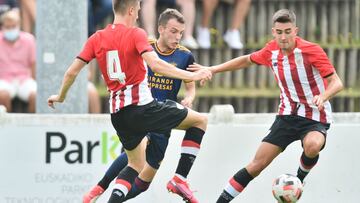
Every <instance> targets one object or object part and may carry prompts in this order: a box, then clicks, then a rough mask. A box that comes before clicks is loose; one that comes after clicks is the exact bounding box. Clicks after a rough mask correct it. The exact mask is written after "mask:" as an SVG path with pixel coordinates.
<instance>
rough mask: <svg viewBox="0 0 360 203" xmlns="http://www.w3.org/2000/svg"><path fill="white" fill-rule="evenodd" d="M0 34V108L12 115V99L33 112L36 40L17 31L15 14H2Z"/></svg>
mask: <svg viewBox="0 0 360 203" xmlns="http://www.w3.org/2000/svg"><path fill="white" fill-rule="evenodd" d="M0 21H1V24H2V26H1V31H0V53H1V54H0V105H4V106H5V107H6V108H7V111H9V112H10V111H12V108H11V100H12V99H13V98H14V97H18V98H19V99H21V100H23V101H25V102H28V112H31V113H34V112H35V95H36V82H35V80H34V77H35V38H34V36H33V35H32V34H30V33H27V32H22V31H20V23H21V21H20V15H19V11H18V10H10V11H7V12H5V13H4V14H3V15H2V16H1V18H0Z"/></svg>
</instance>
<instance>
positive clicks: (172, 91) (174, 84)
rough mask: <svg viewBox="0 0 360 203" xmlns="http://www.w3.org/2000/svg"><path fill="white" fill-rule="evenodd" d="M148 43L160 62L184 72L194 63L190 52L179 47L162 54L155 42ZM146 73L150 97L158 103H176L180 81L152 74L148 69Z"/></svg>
mask: <svg viewBox="0 0 360 203" xmlns="http://www.w3.org/2000/svg"><path fill="white" fill-rule="evenodd" d="M149 42H150V44H151V46H152V47H153V48H154V50H155V51H156V53H157V55H158V56H159V57H160V58H161V59H162V60H164V61H166V62H168V63H170V64H172V65H174V66H176V67H177V68H180V69H183V70H186V68H187V67H188V66H189V65H190V64H193V63H194V56H193V55H192V53H191V52H190V50H188V49H186V48H185V47H183V46H181V45H179V46H178V47H177V48H176V49H175V50H173V51H171V52H168V53H163V52H161V51H160V50H159V48H158V47H157V44H156V41H155V40H150V41H149ZM148 71H149V72H148V81H149V86H150V89H151V94H152V96H153V97H154V98H155V99H157V100H158V101H165V100H166V99H170V100H173V101H176V100H177V95H178V93H179V90H180V87H181V82H182V80H179V79H172V78H169V77H166V76H163V75H160V74H158V73H154V72H153V71H152V70H151V68H149V67H148Z"/></svg>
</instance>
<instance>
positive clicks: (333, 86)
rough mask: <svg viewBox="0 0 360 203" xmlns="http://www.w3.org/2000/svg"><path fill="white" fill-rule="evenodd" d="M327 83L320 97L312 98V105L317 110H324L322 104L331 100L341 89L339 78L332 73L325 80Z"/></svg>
mask: <svg viewBox="0 0 360 203" xmlns="http://www.w3.org/2000/svg"><path fill="white" fill-rule="evenodd" d="M325 79H326V80H327V82H328V85H327V87H326V89H325V91H324V92H323V93H322V94H320V95H315V96H314V98H313V103H314V104H315V105H316V106H317V107H318V109H319V110H322V109H323V108H324V102H326V101H328V100H329V99H331V98H332V97H333V96H335V95H336V94H337V93H338V92H340V91H341V90H342V89H343V87H344V86H343V84H342V82H341V79H340V78H339V76H338V75H337V74H336V72H334V73H333V74H332V75H330V76H328V77H326V78H325Z"/></svg>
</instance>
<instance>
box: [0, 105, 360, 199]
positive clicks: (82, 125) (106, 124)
mask: <svg viewBox="0 0 360 203" xmlns="http://www.w3.org/2000/svg"><path fill="white" fill-rule="evenodd" d="M215 113H216V112H215ZM223 115H224V114H223ZM223 115H222V116H219V115H217V116H216V115H214V114H213V115H210V125H209V128H208V131H207V133H206V135H205V137H204V140H203V144H202V149H201V151H200V153H199V156H198V159H197V160H196V162H195V165H194V167H193V170H192V171H191V173H190V175H189V177H188V178H189V182H190V184H191V188H192V189H194V190H197V192H196V193H195V194H196V196H197V197H198V199H199V201H200V202H201V203H211V202H215V201H216V199H217V197H218V195H219V194H220V192H221V191H222V188H223V186H224V185H225V184H226V182H227V180H228V179H229V178H230V177H231V176H232V175H233V174H234V173H235V172H237V170H239V169H240V168H242V167H243V166H244V165H246V164H247V163H248V162H249V161H250V160H251V158H252V157H253V155H254V153H255V151H256V148H257V146H258V145H259V143H260V141H261V139H262V138H263V136H264V134H265V133H266V132H267V130H268V128H269V127H270V125H271V123H272V121H273V119H274V117H275V114H237V115H234V116H230V117H229V115H227V116H223ZM224 121H226V123H224ZM359 131H360V114H359V113H351V114H335V123H334V124H333V125H332V126H331V128H330V130H329V135H328V141H327V146H326V148H325V149H324V150H323V151H322V153H321V155H320V160H319V164H318V165H317V166H316V167H315V168H314V169H313V170H312V172H311V173H310V175H309V176H308V177H307V179H306V186H305V191H304V195H303V197H302V199H301V201H299V202H307V203H308V202H311V203H323V202H327V203H339V202H359V200H358V198H357V195H358V194H360V187H359V186H358V184H357V183H359V182H360V176H359V175H358V171H360V163H359V159H358V155H359V154H360V148H359V146H360V136H359ZM49 132H60V133H62V134H64V136H65V137H66V141H67V142H66V147H65V149H64V150H63V151H62V152H54V153H52V155H51V163H48V164H47V163H45V162H46V153H45V152H46V134H47V133H49ZM182 135H183V133H182V132H181V131H174V132H173V134H172V138H171V141H170V143H169V148H168V151H167V154H166V158H165V160H164V162H163V164H162V166H161V169H160V170H159V173H158V174H157V176H156V178H155V180H154V182H153V184H152V185H151V187H150V189H149V191H147V192H146V193H144V194H142V195H140V196H139V197H138V198H137V199H135V200H132V201H129V202H139V203H140V202H141V203H144V202H157V203H158V202H161V203H166V202H169V203H170V202H171V203H176V202H182V201H181V199H180V198H178V197H177V196H175V195H172V194H169V193H168V192H167V191H166V189H165V186H166V183H167V181H168V180H169V179H170V178H171V177H172V175H173V173H174V171H175V169H176V165H177V160H178V158H179V153H180V142H181V139H182ZM0 139H1V141H0V180H1V181H0V202H1V203H2V202H4V203H7V202H10V203H13V202H14V203H15V202H16V203H23V202H24V203H29V202H30V203H35V202H36V203H38V202H41V203H43V202H46V203H47V202H56V203H65V202H66V203H67V202H70V203H73V202H74V203H75V202H80V200H81V197H82V195H83V193H84V192H86V191H87V190H89V188H90V187H91V186H92V185H94V184H95V183H97V181H98V179H99V178H100V177H101V176H102V175H103V173H104V171H105V170H106V169H107V167H108V166H109V164H110V163H111V160H112V157H114V156H115V155H116V153H118V152H119V150H120V145H119V144H117V138H116V136H115V133H114V131H113V129H112V126H111V124H110V117H109V115H31V114H0ZM61 142H62V141H61V139H60V138H59V136H53V137H52V140H51V147H52V148H59V147H60V146H61V144H62V143H61ZM96 142H98V143H99V146H96V147H94V149H93V151H92V153H91V154H92V157H91V158H92V160H91V163H87V159H88V156H87V151H88V150H87V145H90V146H91V145H93V144H94V143H96ZM111 148H113V149H112V150H111ZM80 149H81V150H80ZM71 150H77V152H76V153H72V154H71V155H70V156H69V158H70V159H71V160H75V159H77V158H78V155H79V150H80V151H81V152H82V153H83V157H82V158H83V163H78V162H77V163H74V164H69V163H67V162H66V161H65V159H64V156H65V154H66V153H69V151H70V153H71ZM300 154H301V146H300V143H299V142H296V143H293V144H292V145H290V146H289V147H288V148H287V150H286V151H285V152H284V153H282V154H281V155H280V156H279V157H278V158H277V159H276V160H275V161H274V162H273V163H272V164H271V165H270V166H269V167H268V168H267V169H266V170H265V171H264V172H263V173H262V174H261V175H260V176H259V177H258V178H256V179H255V180H254V181H253V182H251V183H250V184H249V186H248V187H247V188H246V189H245V190H244V192H243V194H241V195H240V196H239V197H237V198H236V199H235V200H234V201H233V202H250V203H252V202H274V199H273V197H272V194H271V184H272V180H273V179H274V178H275V177H276V176H278V175H280V174H282V173H293V174H295V173H296V170H297V167H298V162H299V158H300ZM106 159H107V160H106ZM110 191H111V190H109V192H110ZM108 197H109V193H106V194H104V195H103V197H102V198H100V199H99V201H98V202H100V203H102V202H106V201H107V199H108Z"/></svg>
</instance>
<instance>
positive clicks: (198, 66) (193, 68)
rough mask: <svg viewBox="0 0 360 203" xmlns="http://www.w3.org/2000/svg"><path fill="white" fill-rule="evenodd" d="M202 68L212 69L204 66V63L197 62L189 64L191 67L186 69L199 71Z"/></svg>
mask: <svg viewBox="0 0 360 203" xmlns="http://www.w3.org/2000/svg"><path fill="white" fill-rule="evenodd" d="M202 69H209V70H210V71H212V70H211V67H209V66H203V65H200V64H197V63H194V64H191V65H189V67H187V68H186V70H189V71H198V70H202ZM212 73H213V72H212Z"/></svg>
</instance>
